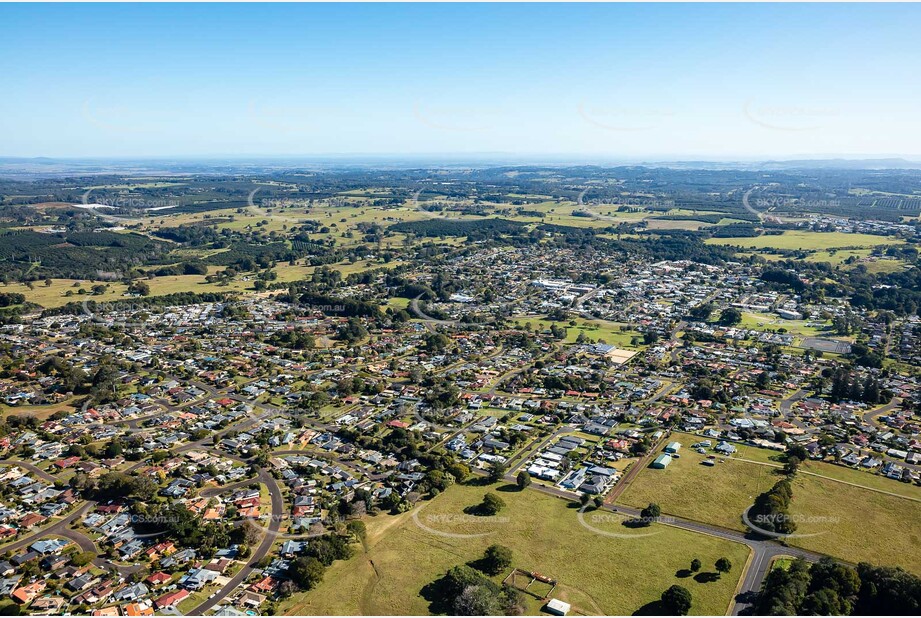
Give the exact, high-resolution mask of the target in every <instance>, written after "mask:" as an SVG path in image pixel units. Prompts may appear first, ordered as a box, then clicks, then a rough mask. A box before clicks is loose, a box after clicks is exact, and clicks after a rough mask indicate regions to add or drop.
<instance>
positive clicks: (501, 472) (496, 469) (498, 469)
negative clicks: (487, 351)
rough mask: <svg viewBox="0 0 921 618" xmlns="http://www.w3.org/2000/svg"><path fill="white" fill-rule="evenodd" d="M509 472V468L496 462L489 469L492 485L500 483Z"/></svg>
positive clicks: (489, 478)
mask: <svg viewBox="0 0 921 618" xmlns="http://www.w3.org/2000/svg"><path fill="white" fill-rule="evenodd" d="M507 471H508V466H507V465H505V463H503V462H501V461H494V462H493V463H492V465H491V466H490V467H489V474H488V475H487V477H486V478H487V479H488V480H489V482H490V483H498V482H499V481H501V480H502V479H503V478H504V477H505V473H506V472H507Z"/></svg>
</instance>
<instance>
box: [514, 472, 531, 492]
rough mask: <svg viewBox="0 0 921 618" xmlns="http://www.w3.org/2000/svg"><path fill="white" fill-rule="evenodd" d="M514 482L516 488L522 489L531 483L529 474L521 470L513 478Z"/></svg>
mask: <svg viewBox="0 0 921 618" xmlns="http://www.w3.org/2000/svg"><path fill="white" fill-rule="evenodd" d="M515 482H517V483H518V489H524V488H526V487H527V486H528V485H530V484H531V475H530V474H528V473H527V472H526V471H524V470H522V471H521V472H519V473H518V477H517V478H516V479H515Z"/></svg>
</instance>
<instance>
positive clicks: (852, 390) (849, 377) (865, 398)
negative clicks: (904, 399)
mask: <svg viewBox="0 0 921 618" xmlns="http://www.w3.org/2000/svg"><path fill="white" fill-rule="evenodd" d="M827 377H828V378H829V379H830V380H831V400H832V401H834V402H839V401H845V400H848V401H862V402H864V403H869V404H878V403H886V402H887V401H889V400H890V399H891V398H892V394H891V393H889V392H888V391H884V390H883V389H882V387H881V386H880V383H879V380H878V379H876V378H875V377H873V376H868V377H867V378H866V379H865V380H863V381H861V380H860V378H859V377H857V376H856V375H854V374H853V373H852V372H850V371H848V370H847V369H845V368H844V367H837V368H835V369H834V370H833V371H831V373H830V375H829V376H827Z"/></svg>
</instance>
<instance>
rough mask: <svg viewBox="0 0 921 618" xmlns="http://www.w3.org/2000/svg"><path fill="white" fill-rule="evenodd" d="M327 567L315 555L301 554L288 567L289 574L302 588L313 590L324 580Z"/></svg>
mask: <svg viewBox="0 0 921 618" xmlns="http://www.w3.org/2000/svg"><path fill="white" fill-rule="evenodd" d="M325 570H326V567H324V566H323V563H322V562H320V561H319V560H317V559H316V558H314V557H313V556H299V557H297V558H295V559H294V562H292V563H291V566H290V567H288V575H290V576H291V579H292V580H293V581H294V583H296V584H297V585H298V587H299V588H300V589H301V590H312V589H313V588H314V587H315V586H316V585H317V584H319V583H320V582H321V581H323V572H324V571H325Z"/></svg>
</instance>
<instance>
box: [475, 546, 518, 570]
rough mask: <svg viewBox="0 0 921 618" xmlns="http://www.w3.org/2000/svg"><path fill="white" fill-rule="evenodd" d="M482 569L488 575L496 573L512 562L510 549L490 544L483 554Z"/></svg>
mask: <svg viewBox="0 0 921 618" xmlns="http://www.w3.org/2000/svg"><path fill="white" fill-rule="evenodd" d="M481 564H482V565H483V569H482V571H483V572H484V573H486V574H488V575H498V574H499V573H501V572H502V571H504V570H505V569H507V568H509V567H510V566H511V564H512V550H511V549H509V548H508V547H505V546H504V545H490V546H489V547H487V548H486V552H485V553H484V554H483V560H482V561H481Z"/></svg>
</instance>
